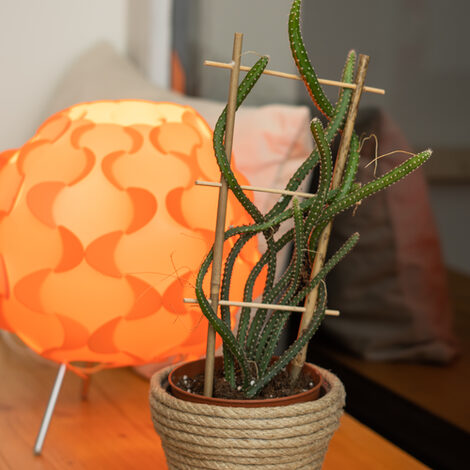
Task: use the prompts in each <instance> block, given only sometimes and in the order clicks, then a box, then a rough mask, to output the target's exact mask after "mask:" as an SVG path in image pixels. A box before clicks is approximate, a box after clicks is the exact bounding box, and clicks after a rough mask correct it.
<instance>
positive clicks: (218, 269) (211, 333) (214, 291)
mask: <svg viewBox="0 0 470 470" xmlns="http://www.w3.org/2000/svg"><path fill="white" fill-rule="evenodd" d="M242 42H243V34H242V33H235V35H234V38H233V52H232V60H233V64H234V65H233V67H232V72H231V74H230V85H229V92H228V102H227V125H226V128H225V152H226V154H227V158H228V159H229V160H230V157H231V155H232V142H233V127H234V124H235V108H236V104H237V90H238V77H239V74H240V59H241V53H242ZM220 183H221V187H220V191H219V200H218V204H217V221H216V226H215V239H214V257H213V261H212V274H211V290H210V298H211V303H212V308H213V309H214V312H216V313H217V309H218V302H219V291H220V279H221V274H222V254H223V247H224V230H225V215H226V212H227V194H228V187H227V182H226V181H225V179H224V178H223V176H221V179H220ZM214 361H215V330H214V328H213V327H212V325H210V324H209V327H208V331H207V346H206V365H205V371H204V396H206V397H211V396H212V391H213V388H214Z"/></svg>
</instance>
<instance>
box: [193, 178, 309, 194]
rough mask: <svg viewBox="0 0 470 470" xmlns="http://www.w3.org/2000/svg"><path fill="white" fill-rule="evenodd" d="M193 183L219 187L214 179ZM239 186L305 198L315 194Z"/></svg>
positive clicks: (245, 187) (248, 189) (251, 189)
mask: <svg viewBox="0 0 470 470" xmlns="http://www.w3.org/2000/svg"><path fill="white" fill-rule="evenodd" d="M195 184H197V185H199V186H213V187H220V186H221V184H220V183H216V182H214V181H200V180H196V181H195ZM240 188H242V189H245V190H247V191H258V192H262V193H273V194H284V195H286V196H299V197H305V198H310V197H313V196H315V194H312V193H303V192H301V191H289V190H287V189H273V188H264V187H262V186H247V185H243V184H241V185H240Z"/></svg>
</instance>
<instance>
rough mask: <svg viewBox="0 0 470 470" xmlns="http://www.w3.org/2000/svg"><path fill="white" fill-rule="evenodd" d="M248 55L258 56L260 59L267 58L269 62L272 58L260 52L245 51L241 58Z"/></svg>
mask: <svg viewBox="0 0 470 470" xmlns="http://www.w3.org/2000/svg"><path fill="white" fill-rule="evenodd" d="M248 54H253V55H255V56H257V57H258V58H260V59H261V58H262V57H267V58H268V60H269V59H270V58H271V57H270V56H269V55H268V54H260V53H259V52H258V51H245V52H242V53H241V54H240V58H242V57H243V56H244V55H248Z"/></svg>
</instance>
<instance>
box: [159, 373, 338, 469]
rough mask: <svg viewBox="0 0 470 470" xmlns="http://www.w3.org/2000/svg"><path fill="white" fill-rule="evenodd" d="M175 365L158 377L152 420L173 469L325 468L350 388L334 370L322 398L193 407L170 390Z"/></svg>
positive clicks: (197, 405) (169, 465)
mask: <svg viewBox="0 0 470 470" xmlns="http://www.w3.org/2000/svg"><path fill="white" fill-rule="evenodd" d="M171 369H172V368H171V367H169V368H167V369H163V370H162V371H160V372H158V373H157V374H155V375H154V376H153V377H152V380H151V385H150V407H151V412H152V420H153V424H154V426H155V429H156V431H157V433H158V434H159V435H160V437H161V440H162V445H163V449H164V451H165V454H166V458H167V463H168V468H169V469H170V470H218V469H222V470H246V469H251V468H253V469H254V468H256V469H261V470H271V469H272V470H279V469H280V468H282V469H284V470H301V469H320V468H321V466H322V463H323V459H324V457H325V454H326V451H327V448H328V443H329V441H330V439H331V437H332V435H333V433H334V432H335V431H336V429H337V428H338V426H339V419H340V417H341V415H342V413H343V407H344V402H345V392H344V387H343V385H342V383H341V382H340V380H339V379H338V378H337V377H336V376H335V375H333V374H331V373H330V372H328V371H326V370H324V369H320V368H318V369H319V370H320V372H321V374H322V376H323V378H324V381H325V390H324V392H325V393H324V395H323V396H322V397H321V398H319V399H318V400H315V401H311V402H306V403H299V404H294V405H287V406H278V407H262V408H231V407H223V406H213V405H205V404H199V403H190V402H187V401H183V400H180V399H178V398H175V397H174V396H172V395H171V394H170V393H169V392H168V374H169V373H170V371H171Z"/></svg>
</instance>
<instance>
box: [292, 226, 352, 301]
mask: <svg viewBox="0 0 470 470" xmlns="http://www.w3.org/2000/svg"><path fill="white" fill-rule="evenodd" d="M358 241H359V233H357V232H355V233H353V234H352V235H351V236H350V237H349V238H348V239H347V240H346V241H345V242H344V243H343V245H341V247H340V248H338V250H337V251H336V252H335V254H334V255H332V256H331V257H330V259H329V260H328V261H327V262H326V263H325V264H324V265H323V268H322V269H321V270H320V271H319V272H318V274H317V275H316V276H315V277H313V278H312V279H311V280H310V282H309V284H308V285H307V286H305V287H304V288H303V289H302V290H300V291H299V292H298V293H296V294H295V296H294V297H292V298H291V299H289V304H290V305H297V304H298V303H299V302H301V301H302V300H304V299H305V297H306V296H307V294H308V293H309V292H310V291H311V290H313V289H314V288H315V287H316V286H317V285H318V284H319V283H320V282H321V281H322V280H323V279H325V277H326V276H327V274H328V273H329V272H330V271H331V270H332V269H333V268H334V267H335V266H336V265H337V264H338V263H339V262H340V261H341V260H342V259H343V258H344V257H345V256H346V255H347V254H348V253H349V252H350V251H351V250H352V249H353V248H354V246H355V245H356V243H357V242H358Z"/></svg>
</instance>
